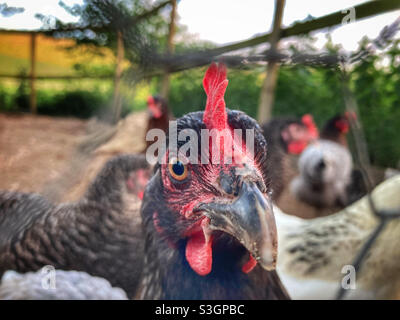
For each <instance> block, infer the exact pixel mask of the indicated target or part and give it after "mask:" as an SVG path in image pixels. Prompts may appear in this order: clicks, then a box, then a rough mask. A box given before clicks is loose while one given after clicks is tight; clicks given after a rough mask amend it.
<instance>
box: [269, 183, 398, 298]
mask: <svg viewBox="0 0 400 320" xmlns="http://www.w3.org/2000/svg"><path fill="white" fill-rule="evenodd" d="M399 193H400V177H399V176H397V177H394V178H392V179H390V180H387V181H385V182H383V183H382V184H380V185H379V186H378V187H376V189H375V190H374V191H373V193H372V197H373V199H374V201H375V204H376V207H377V208H379V209H395V208H399V207H400V198H399V197H398V195H399ZM275 217H276V221H277V226H278V230H279V244H280V246H279V254H278V273H279V275H280V277H281V279H282V282H283V284H284V285H285V286H286V288H287V289H288V292H289V294H290V295H291V296H292V298H293V299H334V298H335V296H336V293H337V290H338V289H339V288H340V284H341V282H342V280H343V278H344V277H345V276H346V275H347V274H348V270H349V267H346V266H351V265H352V263H353V262H354V259H355V257H356V256H357V254H358V252H359V250H360V249H361V247H362V246H363V244H364V243H365V242H366V241H367V239H368V238H369V236H370V235H371V233H372V232H373V231H374V229H375V228H376V227H377V225H378V223H379V220H378V218H377V217H376V216H375V215H374V214H373V213H372V212H371V209H370V207H369V204H368V199H367V198H366V197H364V198H362V199H361V200H359V201H357V202H355V203H353V204H352V205H350V206H349V207H346V208H345V209H343V210H342V211H340V212H338V213H336V214H334V215H331V216H328V217H321V218H316V219H313V220H303V219H300V218H297V217H294V216H289V215H286V214H285V213H283V212H281V211H280V210H279V208H275ZM399 234H400V221H399V220H398V219H397V220H393V221H391V222H389V223H388V224H387V226H386V228H385V229H384V230H383V231H382V233H381V234H380V236H379V237H378V239H377V240H376V242H375V244H374V245H373V246H372V247H371V249H370V253H369V254H368V256H367V258H366V260H365V262H364V263H363V264H362V267H361V270H360V271H359V273H358V274H356V277H355V281H356V282H355V285H356V287H355V289H349V290H348V291H347V296H346V297H347V298H350V299H394V298H398V296H399V289H400V267H399V265H398V261H399V259H400V246H399V244H400V242H399ZM343 268H344V269H343Z"/></svg>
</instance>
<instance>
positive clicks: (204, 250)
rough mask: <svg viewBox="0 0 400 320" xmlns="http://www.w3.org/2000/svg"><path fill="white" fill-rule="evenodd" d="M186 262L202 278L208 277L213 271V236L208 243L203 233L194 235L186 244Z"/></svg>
mask: <svg viewBox="0 0 400 320" xmlns="http://www.w3.org/2000/svg"><path fill="white" fill-rule="evenodd" d="M186 260H187V262H188V263H189V265H190V267H191V268H192V269H193V271H194V272H196V273H197V274H198V275H200V276H206V275H207V274H209V273H210V272H211V269H212V236H211V235H210V237H209V239H208V241H206V237H205V235H204V232H203V231H199V232H196V233H193V234H192V235H191V236H190V237H189V240H188V242H187V244H186Z"/></svg>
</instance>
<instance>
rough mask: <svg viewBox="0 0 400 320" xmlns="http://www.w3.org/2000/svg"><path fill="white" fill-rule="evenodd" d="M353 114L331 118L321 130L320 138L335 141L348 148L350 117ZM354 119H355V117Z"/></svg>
mask: <svg viewBox="0 0 400 320" xmlns="http://www.w3.org/2000/svg"><path fill="white" fill-rule="evenodd" d="M351 116H352V114H350V113H345V114H343V115H342V114H337V115H335V116H334V117H332V118H330V119H329V120H328V121H327V122H326V123H325V125H324V127H323V128H322V130H321V135H320V138H321V139H324V140H330V141H334V142H336V143H339V144H341V145H343V146H345V147H347V133H348V132H349V129H350V122H349V117H351ZM352 117H355V115H353V116H352Z"/></svg>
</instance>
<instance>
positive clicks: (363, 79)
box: [352, 41, 400, 167]
mask: <svg viewBox="0 0 400 320" xmlns="http://www.w3.org/2000/svg"><path fill="white" fill-rule="evenodd" d="M399 44H400V41H397V42H395V43H394V45H393V46H392V47H391V49H390V50H389V51H388V52H387V54H386V55H385V56H382V55H379V56H378V55H375V56H370V57H369V58H368V59H366V60H364V61H362V62H361V63H360V64H358V65H357V66H356V67H355V68H354V70H353V72H352V76H353V83H352V85H353V91H354V92H355V95H356V98H357V102H358V107H359V111H360V117H361V122H362V124H363V128H364V131H365V135H366V139H367V143H368V149H369V153H370V155H371V160H372V161H373V163H376V164H380V165H383V166H392V167H395V166H398V165H399V159H400V134H399V133H400V131H399V130H400V65H399V58H400V48H399ZM385 59H386V63H387V62H389V63H388V66H384V65H383V63H384V61H385Z"/></svg>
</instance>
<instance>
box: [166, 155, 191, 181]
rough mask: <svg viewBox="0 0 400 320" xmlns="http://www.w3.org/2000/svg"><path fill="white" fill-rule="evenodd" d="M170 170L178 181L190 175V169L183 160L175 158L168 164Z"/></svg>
mask: <svg viewBox="0 0 400 320" xmlns="http://www.w3.org/2000/svg"><path fill="white" fill-rule="evenodd" d="M168 170H169V173H170V174H171V176H172V177H173V178H174V179H175V180H178V181H182V180H184V179H186V177H187V175H188V169H187V167H186V165H184V164H183V163H182V162H181V161H179V160H178V159H176V158H173V159H172V160H171V161H170V162H169V164H168Z"/></svg>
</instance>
